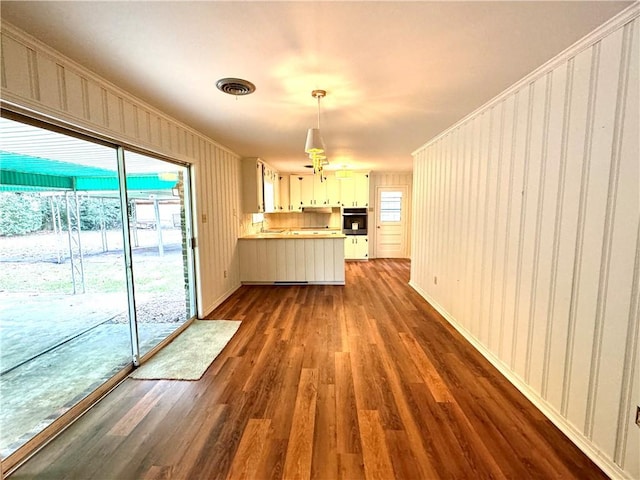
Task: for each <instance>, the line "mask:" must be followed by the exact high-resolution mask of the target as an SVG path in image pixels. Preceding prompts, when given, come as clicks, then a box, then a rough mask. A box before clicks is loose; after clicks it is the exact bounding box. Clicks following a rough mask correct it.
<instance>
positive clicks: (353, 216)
mask: <svg viewBox="0 0 640 480" xmlns="http://www.w3.org/2000/svg"><path fill="white" fill-rule="evenodd" d="M342 233H344V234H345V235H366V234H367V209H366V207H364V208H346V207H345V208H343V209H342Z"/></svg>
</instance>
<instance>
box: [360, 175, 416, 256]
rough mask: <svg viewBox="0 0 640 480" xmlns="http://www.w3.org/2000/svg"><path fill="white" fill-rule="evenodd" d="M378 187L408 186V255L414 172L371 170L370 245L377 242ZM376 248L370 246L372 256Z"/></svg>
mask: <svg viewBox="0 0 640 480" xmlns="http://www.w3.org/2000/svg"><path fill="white" fill-rule="evenodd" d="M377 187H407V193H408V195H407V197H408V198H407V199H406V202H405V205H406V208H407V217H406V218H407V219H408V221H407V222H406V226H405V235H406V240H407V242H406V245H407V247H406V252H405V254H406V257H407V258H408V257H409V256H410V255H411V208H412V205H413V202H412V199H411V198H412V197H411V195H412V193H411V191H412V188H413V174H412V173H411V172H371V174H370V175H369V218H368V225H369V227H368V230H369V245H375V244H376V233H377V232H376V228H375V224H376V217H375V216H376V214H377V213H376V211H375V209H376V206H377V199H376V188H377ZM374 250H375V249H374V248H369V254H370V258H375V256H374V254H375V252H374Z"/></svg>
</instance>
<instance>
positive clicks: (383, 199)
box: [380, 192, 402, 222]
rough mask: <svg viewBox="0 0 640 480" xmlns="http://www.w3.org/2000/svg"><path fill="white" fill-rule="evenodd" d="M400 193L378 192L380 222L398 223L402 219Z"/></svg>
mask: <svg viewBox="0 0 640 480" xmlns="http://www.w3.org/2000/svg"><path fill="white" fill-rule="evenodd" d="M401 211H402V192H380V221H381V222H399V221H400V219H401V218H402V216H401Z"/></svg>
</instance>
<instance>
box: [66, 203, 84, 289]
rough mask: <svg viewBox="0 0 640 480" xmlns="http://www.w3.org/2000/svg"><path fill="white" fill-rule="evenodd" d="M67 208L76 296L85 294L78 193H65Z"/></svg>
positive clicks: (72, 276) (72, 275)
mask: <svg viewBox="0 0 640 480" xmlns="http://www.w3.org/2000/svg"><path fill="white" fill-rule="evenodd" d="M65 201H66V207H67V235H68V238H69V259H70V261H71V280H72V282H73V293H74V295H75V294H77V293H78V291H80V292H82V293H85V285H84V259H83V255H82V242H81V239H80V236H81V235H80V231H81V225H80V198H79V196H78V192H77V191H73V192H65Z"/></svg>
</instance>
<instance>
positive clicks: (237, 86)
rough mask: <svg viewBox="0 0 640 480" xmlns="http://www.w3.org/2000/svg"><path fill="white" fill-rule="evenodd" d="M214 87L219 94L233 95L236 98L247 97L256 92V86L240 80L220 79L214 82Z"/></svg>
mask: <svg viewBox="0 0 640 480" xmlns="http://www.w3.org/2000/svg"><path fill="white" fill-rule="evenodd" d="M216 87H218V90H220V91H221V92H224V93H228V94H229V95H235V96H236V97H238V96H240V95H249V94H250V93H253V92H255V90H256V86H255V85H254V84H253V83H251V82H249V81H247V80H243V79H241V78H222V79H220V80H218V81H217V82H216Z"/></svg>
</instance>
